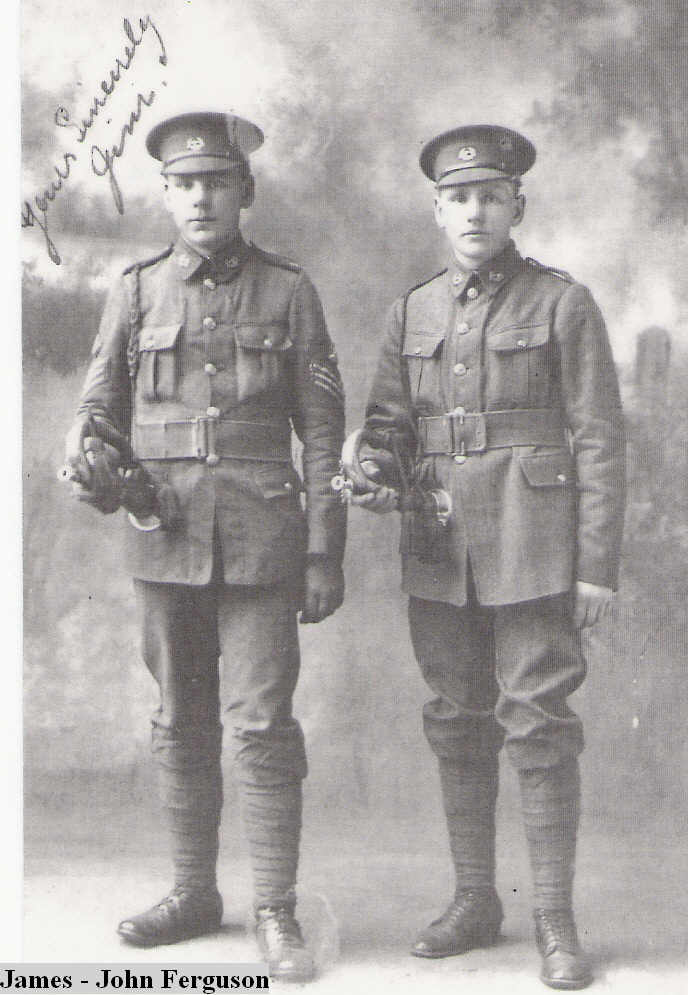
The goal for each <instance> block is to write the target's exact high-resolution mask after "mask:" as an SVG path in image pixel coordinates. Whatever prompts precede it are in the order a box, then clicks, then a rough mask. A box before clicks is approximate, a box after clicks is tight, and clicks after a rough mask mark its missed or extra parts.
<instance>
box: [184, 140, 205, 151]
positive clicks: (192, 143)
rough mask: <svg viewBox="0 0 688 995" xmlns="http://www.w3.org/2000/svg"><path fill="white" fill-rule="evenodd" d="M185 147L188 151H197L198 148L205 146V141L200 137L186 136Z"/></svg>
mask: <svg viewBox="0 0 688 995" xmlns="http://www.w3.org/2000/svg"><path fill="white" fill-rule="evenodd" d="M186 147H187V149H188V150H189V152H198V150H199V149H202V148H204V147H205V142H204V141H203V139H202V138H187V140H186Z"/></svg>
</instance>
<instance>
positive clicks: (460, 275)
mask: <svg viewBox="0 0 688 995" xmlns="http://www.w3.org/2000/svg"><path fill="white" fill-rule="evenodd" d="M452 283H453V284H454V286H455V287H458V285H459V284H460V283H463V273H455V274H454V276H453V277H452Z"/></svg>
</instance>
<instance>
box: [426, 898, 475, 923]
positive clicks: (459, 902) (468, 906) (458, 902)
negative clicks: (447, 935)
mask: <svg viewBox="0 0 688 995" xmlns="http://www.w3.org/2000/svg"><path fill="white" fill-rule="evenodd" d="M485 898H486V894H485V893H484V892H481V891H473V890H472V889H467V890H466V891H460V892H458V893H457V895H456V897H455V898H454V900H453V901H452V902H450V903H449V905H448V906H447V908H446V909H445V911H444V912H443V913H442V915H441V916H440V917H439V918H438V919H435V921H434V922H432V923H431V925H432V926H439V925H440V924H444V923H447V924H449V925H451V926H454V925H455V924H456V923H457V922H458V921H460V920H461V919H462V918H463V916H464V915H465V914H466V913H467V912H470V911H472V910H473V908H474V907H475V906H476V905H477V904H478V903H480V902H481V901H484V900H485Z"/></svg>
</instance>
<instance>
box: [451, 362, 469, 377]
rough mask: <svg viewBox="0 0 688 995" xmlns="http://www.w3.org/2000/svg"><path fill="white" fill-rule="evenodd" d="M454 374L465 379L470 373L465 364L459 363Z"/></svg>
mask: <svg viewBox="0 0 688 995" xmlns="http://www.w3.org/2000/svg"><path fill="white" fill-rule="evenodd" d="M454 373H456V375H457V377H463V376H465V375H466V373H468V370H467V369H466V367H465V366H464V365H463V363H457V364H456V366H455V367H454Z"/></svg>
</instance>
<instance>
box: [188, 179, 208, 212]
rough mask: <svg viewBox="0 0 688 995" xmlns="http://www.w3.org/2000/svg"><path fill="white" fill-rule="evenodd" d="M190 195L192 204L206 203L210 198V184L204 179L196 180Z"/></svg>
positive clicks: (200, 204)
mask: <svg viewBox="0 0 688 995" xmlns="http://www.w3.org/2000/svg"><path fill="white" fill-rule="evenodd" d="M191 195H192V198H193V203H194V206H202V205H204V204H207V203H208V201H209V199H210V185H209V184H208V183H206V182H205V181H204V180H196V181H195V182H194V185H193V188H192V191H191Z"/></svg>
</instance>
